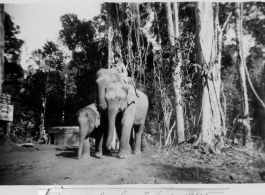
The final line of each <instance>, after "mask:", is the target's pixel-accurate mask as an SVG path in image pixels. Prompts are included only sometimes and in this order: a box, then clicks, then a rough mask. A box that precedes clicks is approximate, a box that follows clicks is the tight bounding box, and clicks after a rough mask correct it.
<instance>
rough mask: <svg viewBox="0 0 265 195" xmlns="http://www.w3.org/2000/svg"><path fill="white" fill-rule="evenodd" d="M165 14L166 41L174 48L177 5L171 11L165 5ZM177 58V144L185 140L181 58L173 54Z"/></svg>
mask: <svg viewBox="0 0 265 195" xmlns="http://www.w3.org/2000/svg"><path fill="white" fill-rule="evenodd" d="M172 10H173V11H172ZM173 13H174V21H175V22H174V23H173ZM166 14H167V29H168V39H169V42H170V45H171V46H172V47H174V46H175V39H179V34H180V32H179V17H178V6H177V3H173V9H172V6H171V3H166ZM173 52H174V51H173ZM175 58H177V60H176V62H177V64H173V66H175V67H174V73H173V75H172V76H173V87H174V91H175V112H176V114H175V116H176V119H175V120H176V129H177V142H182V141H184V140H185V137H184V118H183V108H182V97H181V93H180V92H181V90H180V89H181V83H182V77H181V67H182V58H181V53H180V52H177V54H175Z"/></svg>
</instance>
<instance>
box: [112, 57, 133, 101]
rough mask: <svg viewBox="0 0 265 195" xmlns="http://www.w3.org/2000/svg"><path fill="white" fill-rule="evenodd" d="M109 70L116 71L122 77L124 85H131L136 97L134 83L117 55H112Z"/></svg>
mask: <svg viewBox="0 0 265 195" xmlns="http://www.w3.org/2000/svg"><path fill="white" fill-rule="evenodd" d="M110 68H115V69H116V70H117V71H118V73H119V74H120V75H121V76H122V79H123V81H124V82H125V83H126V84H130V85H132V86H133V87H134V89H135V93H136V95H137V96H138V94H137V91H136V86H135V83H134V81H133V80H132V78H131V77H129V76H128V72H127V69H126V67H125V65H124V63H123V62H122V60H121V57H120V55H119V54H117V53H116V54H115V55H114V63H113V64H111V65H110Z"/></svg>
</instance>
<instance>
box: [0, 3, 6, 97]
mask: <svg viewBox="0 0 265 195" xmlns="http://www.w3.org/2000/svg"><path fill="white" fill-rule="evenodd" d="M4 18H5V13H4V4H0V93H3V82H4V47H5V29H4Z"/></svg>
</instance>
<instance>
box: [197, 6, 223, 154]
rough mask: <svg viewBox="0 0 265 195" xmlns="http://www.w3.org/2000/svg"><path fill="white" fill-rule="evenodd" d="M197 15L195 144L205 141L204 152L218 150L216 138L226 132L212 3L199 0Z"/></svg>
mask: <svg viewBox="0 0 265 195" xmlns="http://www.w3.org/2000/svg"><path fill="white" fill-rule="evenodd" d="M195 16H196V56H197V59H196V62H197V66H198V67H200V68H199V70H198V74H197V83H196V88H197V89H196V90H197V92H196V93H197V105H196V125H197V130H198V133H199V137H198V139H197V141H196V144H199V143H200V142H205V143H206V147H205V151H206V152H209V151H212V152H218V150H216V149H217V147H215V146H217V145H216V139H215V138H216V137H218V138H220V136H221V135H222V134H223V129H222V127H221V118H220V105H219V99H218V97H219V95H217V93H219V91H217V90H216V86H217V84H218V83H220V79H221V78H220V76H219V75H220V74H219V71H220V69H218V67H217V64H216V58H217V56H216V41H215V36H214V18H213V4H212V3H208V2H197V3H196V7H195Z"/></svg>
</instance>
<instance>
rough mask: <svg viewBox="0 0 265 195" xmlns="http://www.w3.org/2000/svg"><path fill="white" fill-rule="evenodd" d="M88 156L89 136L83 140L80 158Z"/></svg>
mask: <svg viewBox="0 0 265 195" xmlns="http://www.w3.org/2000/svg"><path fill="white" fill-rule="evenodd" d="M89 157H90V143H89V137H87V138H86V139H85V140H84V146H83V154H82V158H84V159H88V158H89Z"/></svg>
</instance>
